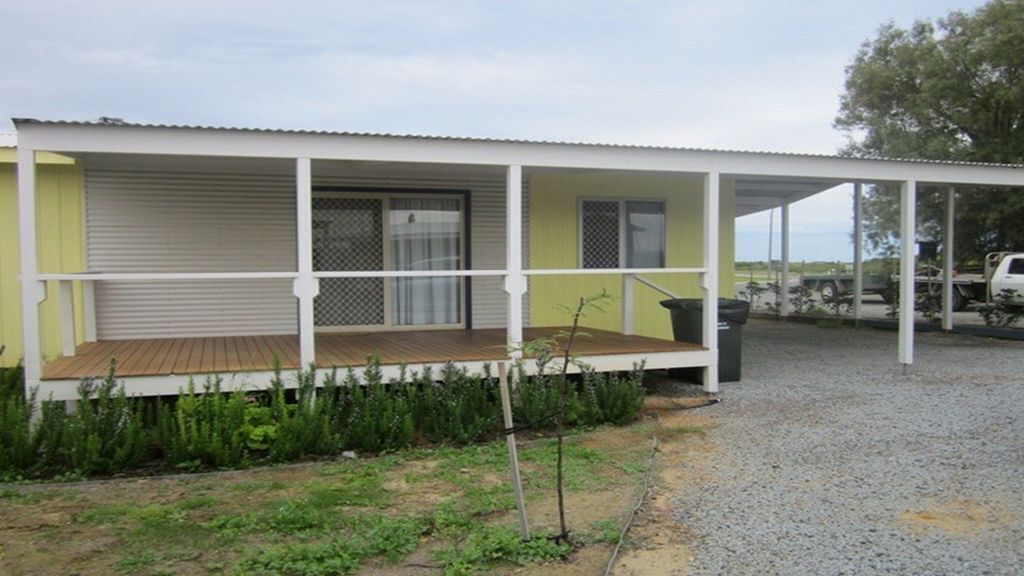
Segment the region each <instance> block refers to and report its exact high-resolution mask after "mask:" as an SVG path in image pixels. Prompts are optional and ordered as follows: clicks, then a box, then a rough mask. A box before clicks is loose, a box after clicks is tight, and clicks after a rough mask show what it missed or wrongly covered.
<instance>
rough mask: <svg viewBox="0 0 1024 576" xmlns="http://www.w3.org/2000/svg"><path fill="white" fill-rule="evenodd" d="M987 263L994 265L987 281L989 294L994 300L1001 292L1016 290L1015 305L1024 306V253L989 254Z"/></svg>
mask: <svg viewBox="0 0 1024 576" xmlns="http://www.w3.org/2000/svg"><path fill="white" fill-rule="evenodd" d="M987 260H988V262H990V263H993V264H995V263H996V262H998V264H995V269H994V270H993V271H992V276H991V277H990V280H989V286H990V287H991V294H992V297H993V298H994V297H995V296H996V295H998V294H999V293H1000V292H1001V291H1003V290H1016V291H1017V298H1016V299H1015V300H1014V301H1015V302H1016V303H1019V304H1024V253H1020V254H1004V253H995V254H989V255H988V258H987Z"/></svg>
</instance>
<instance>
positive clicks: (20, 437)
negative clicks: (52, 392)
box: [0, 349, 36, 478]
mask: <svg viewBox="0 0 1024 576" xmlns="http://www.w3.org/2000/svg"><path fill="white" fill-rule="evenodd" d="M0 352H2V349H0ZM23 374H24V372H23V371H22V369H21V366H16V367H13V368H0V478H7V477H14V476H17V475H18V474H19V473H21V472H23V471H25V470H26V469H28V468H29V467H31V466H32V465H33V464H34V461H35V450H34V447H33V445H32V435H31V433H30V428H29V420H30V417H31V415H32V407H33V406H35V405H36V399H35V394H33V395H32V397H31V398H29V399H28V401H27V402H26V399H25V383H24V376H23Z"/></svg>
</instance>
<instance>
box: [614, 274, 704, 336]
mask: <svg viewBox="0 0 1024 576" xmlns="http://www.w3.org/2000/svg"><path fill="white" fill-rule="evenodd" d="M659 270H661V269H659ZM697 273H698V274H701V275H703V274H704V269H703V268H700V269H697ZM637 282H639V283H641V284H643V285H645V286H647V287H649V288H652V289H654V290H656V291H658V292H661V293H662V294H664V295H665V296H668V297H669V298H679V295H678V294H676V293H675V292H672V291H671V290H669V289H668V288H665V287H663V286H661V285H660V284H658V283H656V282H653V281H651V280H648V279H647V278H644V277H643V276H641V275H640V274H639V273H636V272H634V271H630V272H629V273H628V274H623V275H622V334H623V335H625V336H631V335H633V332H634V318H635V313H634V292H635V286H636V283H637Z"/></svg>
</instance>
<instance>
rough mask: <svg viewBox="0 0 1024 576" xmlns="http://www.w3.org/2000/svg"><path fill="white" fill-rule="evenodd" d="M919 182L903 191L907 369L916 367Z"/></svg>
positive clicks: (903, 351) (902, 349)
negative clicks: (915, 253) (915, 325)
mask: <svg viewBox="0 0 1024 576" xmlns="http://www.w3.org/2000/svg"><path fill="white" fill-rule="evenodd" d="M916 205H917V182H915V181H914V180H907V181H905V182H903V184H902V187H901V190H900V333H899V337H900V344H899V361H900V364H903V366H904V368H907V367H909V366H910V365H911V364H913V363H914V239H915V238H914V234H915V225H914V223H915V221H916V218H917V215H916V213H917V210H916V207H917V206H916Z"/></svg>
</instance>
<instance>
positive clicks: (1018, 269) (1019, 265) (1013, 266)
mask: <svg viewBox="0 0 1024 576" xmlns="http://www.w3.org/2000/svg"><path fill="white" fill-rule="evenodd" d="M1006 273H1007V274H1024V258H1014V259H1013V260H1010V266H1009V268H1008V269H1007V270H1006Z"/></svg>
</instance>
